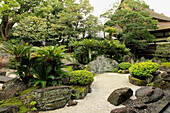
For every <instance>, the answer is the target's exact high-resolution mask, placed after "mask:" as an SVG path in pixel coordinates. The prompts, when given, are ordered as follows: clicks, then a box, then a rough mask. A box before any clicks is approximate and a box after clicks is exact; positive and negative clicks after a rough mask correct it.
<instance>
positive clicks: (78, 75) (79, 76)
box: [69, 70, 94, 86]
mask: <svg viewBox="0 0 170 113" xmlns="http://www.w3.org/2000/svg"><path fill="white" fill-rule="evenodd" d="M69 77H70V81H69V84H71V85H82V86H85V85H89V84H91V83H92V82H93V81H94V76H93V74H92V73H91V72H89V71H85V70H76V71H72V72H71V74H70V75H69Z"/></svg>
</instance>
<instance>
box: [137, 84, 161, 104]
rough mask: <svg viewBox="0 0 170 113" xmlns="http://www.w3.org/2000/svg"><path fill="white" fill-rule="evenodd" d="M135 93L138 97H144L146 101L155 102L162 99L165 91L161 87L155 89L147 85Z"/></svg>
mask: <svg viewBox="0 0 170 113" xmlns="http://www.w3.org/2000/svg"><path fill="white" fill-rule="evenodd" d="M135 95H136V97H137V98H138V99H142V101H143V102H144V103H153V102H156V101H158V100H160V99H161V98H162V97H163V95H164V93H163V91H162V90H161V89H160V88H156V89H154V88H153V87H151V86H149V87H148V86H146V87H142V88H140V89H138V90H136V93H135Z"/></svg>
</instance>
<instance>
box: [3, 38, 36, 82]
mask: <svg viewBox="0 0 170 113" xmlns="http://www.w3.org/2000/svg"><path fill="white" fill-rule="evenodd" d="M31 48H32V46H28V45H27V44H26V43H25V42H24V41H20V43H19V44H16V45H13V44H12V43H9V42H3V46H2V47H1V48H0V49H2V50H3V52H5V53H9V54H10V55H11V59H10V62H9V63H8V65H7V67H8V68H10V69H15V70H16V72H14V73H15V74H16V75H18V76H19V77H20V78H21V79H22V80H23V81H24V82H25V83H28V81H29V79H30V78H31V77H30V76H31V68H32V67H33V65H34V64H35V63H34V61H35V59H34V58H31Z"/></svg>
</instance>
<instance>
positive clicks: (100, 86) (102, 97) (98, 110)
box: [41, 73, 140, 113]
mask: <svg viewBox="0 0 170 113" xmlns="http://www.w3.org/2000/svg"><path fill="white" fill-rule="evenodd" d="M128 76H129V74H117V73H106V74H100V75H97V76H95V80H94V82H93V84H92V86H91V88H92V93H89V94H88V95H87V96H86V97H85V98H84V99H83V100H76V101H77V102H78V104H77V106H72V107H67V106H65V107H64V108H61V109H57V110H53V111H46V112H41V113H110V111H111V110H112V109H114V108H118V107H122V106H123V105H120V106H117V107H116V106H114V105H112V104H110V103H109V102H108V101H107V98H108V97H109V95H110V94H111V93H112V92H113V91H114V90H115V89H118V88H123V87H130V88H131V89H132V90H133V91H135V90H137V89H138V88H140V87H138V86H134V85H132V84H130V83H129V82H128ZM134 93H135V92H134ZM131 98H132V99H135V96H133V97H131Z"/></svg>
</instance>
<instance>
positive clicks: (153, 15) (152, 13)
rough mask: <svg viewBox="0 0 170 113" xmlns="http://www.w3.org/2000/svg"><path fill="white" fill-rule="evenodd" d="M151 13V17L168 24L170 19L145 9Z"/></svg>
mask: <svg viewBox="0 0 170 113" xmlns="http://www.w3.org/2000/svg"><path fill="white" fill-rule="evenodd" d="M146 10H147V11H149V12H150V13H151V16H152V17H153V18H155V19H159V20H163V21H168V22H170V17H168V16H165V15H164V14H159V13H157V12H154V11H152V10H151V9H146Z"/></svg>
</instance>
